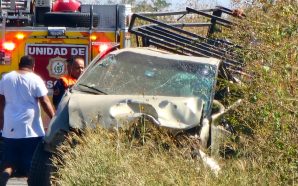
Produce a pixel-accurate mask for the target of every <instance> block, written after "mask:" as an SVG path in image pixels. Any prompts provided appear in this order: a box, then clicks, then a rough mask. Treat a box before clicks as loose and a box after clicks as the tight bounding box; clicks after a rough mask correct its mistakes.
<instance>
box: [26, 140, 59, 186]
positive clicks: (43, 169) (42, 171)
mask: <svg viewBox="0 0 298 186" xmlns="http://www.w3.org/2000/svg"><path fill="white" fill-rule="evenodd" d="M52 155H53V154H52V153H50V152H47V151H45V150H44V143H43V142H40V143H39V144H38V146H37V147H36V150H35V152H34V155H33V159H32V163H31V168H30V173H29V177H28V185H29V186H50V185H51V180H50V179H51V175H52V174H53V173H54V172H55V169H56V168H55V167H54V165H53V164H52V161H51V158H52Z"/></svg>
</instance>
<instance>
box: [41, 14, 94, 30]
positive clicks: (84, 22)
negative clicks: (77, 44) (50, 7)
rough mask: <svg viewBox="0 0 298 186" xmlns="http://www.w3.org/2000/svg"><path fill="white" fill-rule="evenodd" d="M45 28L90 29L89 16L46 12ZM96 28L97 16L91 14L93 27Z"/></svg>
mask: <svg viewBox="0 0 298 186" xmlns="http://www.w3.org/2000/svg"><path fill="white" fill-rule="evenodd" d="M44 16H45V17H44V24H45V26H65V27H90V14H89V13H79V12H47V13H45V15H44ZM97 26H98V16H97V14H93V27H97Z"/></svg>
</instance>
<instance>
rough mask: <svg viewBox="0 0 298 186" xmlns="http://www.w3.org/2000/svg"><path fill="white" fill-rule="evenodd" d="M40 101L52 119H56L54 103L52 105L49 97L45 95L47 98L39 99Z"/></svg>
mask: <svg viewBox="0 0 298 186" xmlns="http://www.w3.org/2000/svg"><path fill="white" fill-rule="evenodd" d="M38 100H39V102H40V104H41V107H42V108H43V110H44V111H45V112H46V113H47V115H48V116H49V117H50V118H51V119H52V117H54V115H55V111H54V108H53V106H52V103H51V101H50V99H49V97H48V96H47V95H45V96H42V97H39V98H38Z"/></svg>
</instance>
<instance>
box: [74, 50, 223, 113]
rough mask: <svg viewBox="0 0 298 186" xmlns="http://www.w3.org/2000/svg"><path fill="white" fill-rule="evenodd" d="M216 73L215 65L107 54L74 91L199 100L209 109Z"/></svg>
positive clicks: (136, 55) (81, 79)
mask: <svg viewBox="0 0 298 186" xmlns="http://www.w3.org/2000/svg"><path fill="white" fill-rule="evenodd" d="M216 70H217V69H216V66H215V65H210V64H200V63H194V62H188V61H180V60H178V59H177V60H176V59H168V58H161V57H157V56H146V55H141V54H138V53H134V54H133V56H132V55H131V54H130V55H127V54H125V53H119V54H117V55H112V54H110V55H108V56H107V57H105V58H104V59H102V60H101V61H100V62H98V63H97V64H96V65H94V66H93V67H92V68H89V69H88V71H87V72H86V73H84V75H83V76H82V77H81V78H80V79H79V82H78V83H77V84H76V86H75V87H74V89H78V90H80V91H86V92H89V93H90V92H91V91H92V92H93V93H94V94H96V93H98V94H100V92H103V93H104V94H108V95H152V96H174V97H199V98H201V99H203V100H204V102H205V103H206V106H205V110H209V107H210V101H211V99H212V97H213V92H212V90H213V87H214V84H215V77H216ZM99 90H100V92H99Z"/></svg>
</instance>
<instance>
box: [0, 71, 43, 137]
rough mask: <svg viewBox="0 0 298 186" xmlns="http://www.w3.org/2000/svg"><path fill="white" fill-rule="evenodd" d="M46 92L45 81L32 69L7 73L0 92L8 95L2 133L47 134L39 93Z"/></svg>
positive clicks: (31, 135) (5, 134) (18, 134)
mask: <svg viewBox="0 0 298 186" xmlns="http://www.w3.org/2000/svg"><path fill="white" fill-rule="evenodd" d="M47 93H48V90H47V88H46V86H45V84H44V82H43V81H42V79H41V78H40V77H39V76H38V75H36V74H34V73H33V72H28V73H25V74H20V73H18V72H16V71H12V72H10V73H8V74H5V75H4V76H3V77H2V79H1V80H0V94H2V95H4V96H5V108H4V127H3V131H2V136H3V137H5V138H14V139H19V138H29V137H40V136H44V134H45V132H44V128H43V123H42V120H41V115H40V107H39V103H38V97H41V96H45V95H46V94H47Z"/></svg>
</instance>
